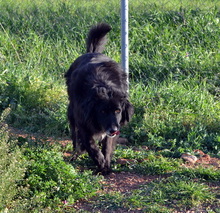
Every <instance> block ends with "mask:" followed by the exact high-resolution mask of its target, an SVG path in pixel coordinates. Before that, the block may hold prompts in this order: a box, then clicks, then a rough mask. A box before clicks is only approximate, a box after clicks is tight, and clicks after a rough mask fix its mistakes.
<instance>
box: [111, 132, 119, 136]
mask: <svg viewBox="0 0 220 213" xmlns="http://www.w3.org/2000/svg"><path fill="white" fill-rule="evenodd" d="M119 134H120V132H119V131H116V132H114V133H112V134H111V135H119Z"/></svg>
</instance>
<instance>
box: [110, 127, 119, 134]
mask: <svg viewBox="0 0 220 213" xmlns="http://www.w3.org/2000/svg"><path fill="white" fill-rule="evenodd" d="M118 130H119V129H118V127H117V126H114V127H112V128H111V129H109V131H108V132H109V133H110V134H114V133H116V132H117V131H118Z"/></svg>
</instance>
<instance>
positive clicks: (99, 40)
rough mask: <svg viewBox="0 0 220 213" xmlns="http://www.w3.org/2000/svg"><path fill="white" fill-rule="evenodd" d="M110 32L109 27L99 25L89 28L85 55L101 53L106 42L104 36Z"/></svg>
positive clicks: (102, 24)
mask: <svg viewBox="0 0 220 213" xmlns="http://www.w3.org/2000/svg"><path fill="white" fill-rule="evenodd" d="M110 30H111V26H110V25H108V24H106V23H100V24H98V25H96V26H94V27H92V28H91V30H90V31H89V34H88V37H87V41H86V44H87V53H101V52H102V51H103V50H104V47H105V44H106V42H107V38H106V34H107V33H108V32H109V31H110Z"/></svg>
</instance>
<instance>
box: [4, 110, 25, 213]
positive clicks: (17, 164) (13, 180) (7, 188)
mask: <svg viewBox="0 0 220 213" xmlns="http://www.w3.org/2000/svg"><path fill="white" fill-rule="evenodd" d="M9 112H10V109H9V108H7V109H5V110H4V111H3V113H2V114H1V116H0V156H1V160H0V212H4V210H5V209H7V207H8V206H10V205H12V203H13V202H14V200H15V199H16V198H17V196H18V193H19V185H18V182H19V181H20V180H21V179H23V176H24V172H25V161H24V160H23V156H22V152H21V150H20V149H19V147H18V146H16V141H13V140H11V139H10V138H9V133H8V127H7V124H6V123H5V119H6V117H7V115H8V114H9Z"/></svg>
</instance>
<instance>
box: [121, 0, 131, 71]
mask: <svg viewBox="0 0 220 213" xmlns="http://www.w3.org/2000/svg"><path fill="white" fill-rule="evenodd" d="M121 63H122V68H123V69H124V71H125V72H126V73H127V74H128V73H129V56H128V0H121Z"/></svg>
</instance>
